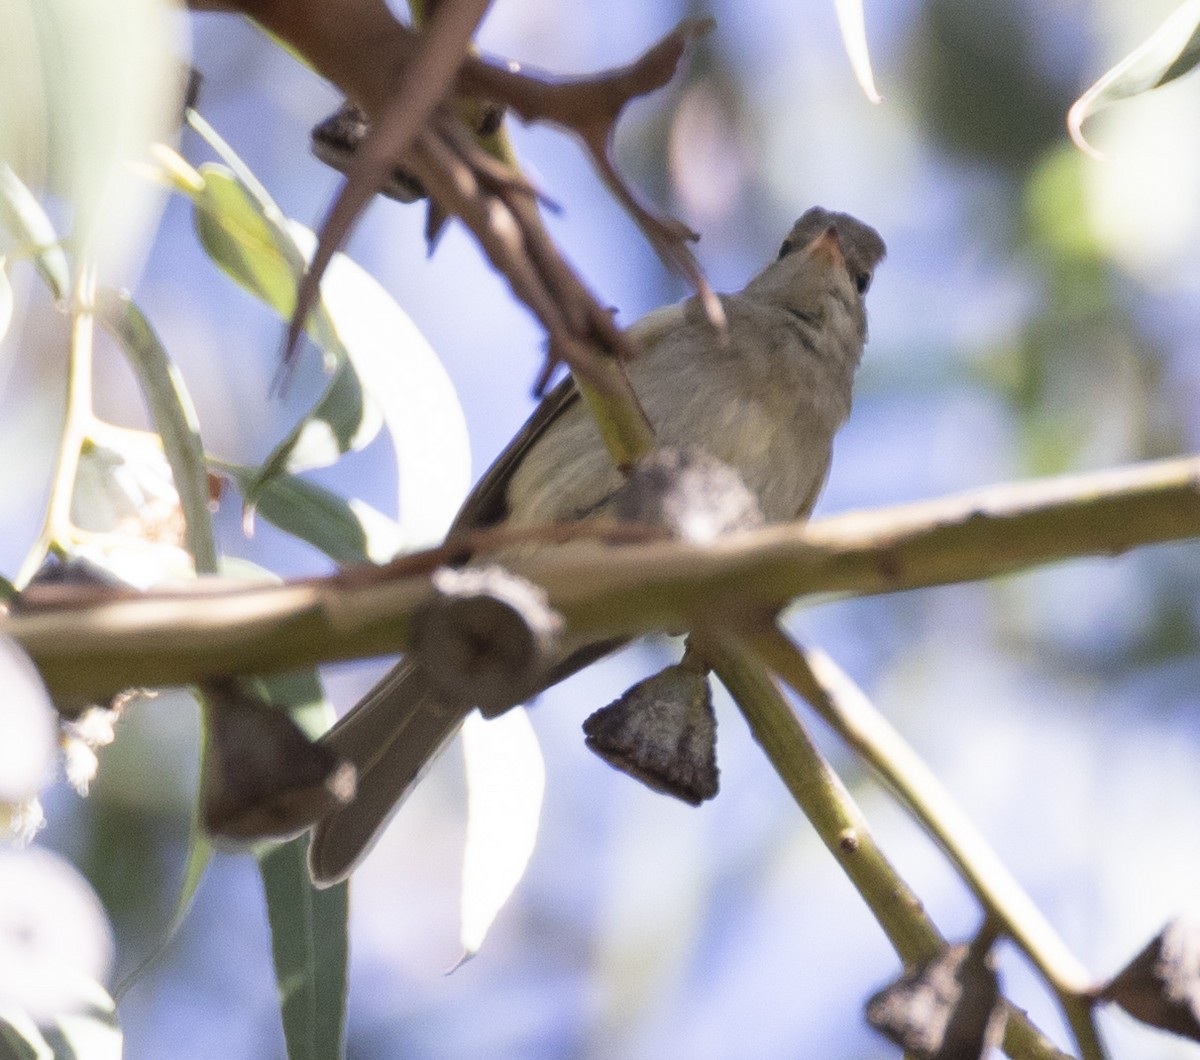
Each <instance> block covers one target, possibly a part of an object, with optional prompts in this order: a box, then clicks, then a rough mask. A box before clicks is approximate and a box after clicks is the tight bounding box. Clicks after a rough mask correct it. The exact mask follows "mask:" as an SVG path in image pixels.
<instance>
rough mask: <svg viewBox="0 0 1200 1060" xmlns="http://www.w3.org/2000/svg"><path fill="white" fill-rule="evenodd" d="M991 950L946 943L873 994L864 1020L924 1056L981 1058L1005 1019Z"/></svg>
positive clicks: (938, 1059) (926, 1059)
mask: <svg viewBox="0 0 1200 1060" xmlns="http://www.w3.org/2000/svg"><path fill="white" fill-rule="evenodd" d="M990 949H991V941H990V938H989V939H985V940H984V944H983V945H971V946H965V945H958V946H947V947H946V948H945V949H944V950H942V952H941V953H939V954H938V955H937V956H936V957H934V958H933V959H932V960H930V961H927V962H926V963H924V964H921V965H918V966H916V967H915V968H913V969H911V970H910V971H907V972H905V973H904V975H902V976H901V977H900V978H899V979H897V980H896V982H894V983H892V984H891V985H890V986H888V987H886V988H884V989H883V990H881V991H880V992H879V993H877V994H876V995H875V996H874V997H872V998H871V999H870V1000H869V1001H868V1002H867V1022H868V1023H869V1024H870V1025H871V1026H872V1027H874V1028H875V1029H876V1030H877V1031H879V1032H880V1034H882V1035H884V1036H885V1037H887V1038H889V1039H891V1040H892V1041H893V1042H895V1043H896V1044H897V1045H899V1046H901V1047H902V1048H903V1049H904V1050H905V1051H906V1052H908V1053H912V1054H914V1055H916V1056H919V1057H922V1058H924V1060H983V1057H985V1056H986V1055H987V1054H988V1052H989V1051H990V1050H991V1048H992V1047H993V1046H994V1045H997V1044H999V1042H1000V1039H1001V1037H1002V1035H1003V1033H1004V1022H1005V1010H1004V1006H1003V1005H1002V1004H1001V1003H1000V985H999V983H998V981H997V978H996V972H995V968H994V962H993V960H992V958H991V956H990Z"/></svg>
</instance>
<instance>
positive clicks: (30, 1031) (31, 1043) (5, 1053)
mask: <svg viewBox="0 0 1200 1060" xmlns="http://www.w3.org/2000/svg"><path fill="white" fill-rule="evenodd" d="M0 1060H54V1050H53V1049H51V1048H50V1043H49V1042H47V1041H46V1039H45V1038H44V1037H43V1036H42V1032H41V1031H39V1030H38V1029H37V1026H36V1025H35V1024H34V1022H33V1020H31V1019H30V1018H29V1017H28V1016H26V1015H25V1014H24V1013H22V1012H13V1011H11V1010H3V1011H0Z"/></svg>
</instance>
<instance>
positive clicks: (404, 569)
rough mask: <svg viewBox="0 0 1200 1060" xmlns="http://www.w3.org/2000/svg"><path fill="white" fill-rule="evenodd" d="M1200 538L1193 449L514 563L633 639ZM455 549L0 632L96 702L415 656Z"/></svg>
mask: <svg viewBox="0 0 1200 1060" xmlns="http://www.w3.org/2000/svg"><path fill="white" fill-rule="evenodd" d="M568 535H569V536H572V537H574V538H584V537H586V536H591V537H595V538H602V537H603V536H604V532H603V530H602V529H601V528H589V527H575V528H567V529H565V530H564V531H563V534H562V535H560V536H568ZM541 536H542V537H543V538H544V537H545V536H547V535H545V533H543V534H542V535H541ZM625 536H626V537H627V536H628V531H626V532H625ZM1197 536H1200V457H1191V458H1186V459H1176V460H1164V461H1159V462H1156V463H1149V464H1142V465H1136V466H1132V467H1127V468H1121V469H1118V470H1115V471H1105V472H1098V473H1094V474H1088V475H1078V476H1069V477H1064V478H1056V479H1046V480H1042V481H1037V482H1031V483H1017V484H1012V485H1006V486H997V487H994V488H992V489H987V490H980V491H975V492H972V493H967V494H962V495H959V496H956V497H948V498H945V499H942V500H937V501H930V502H927V503H922V504H911V505H904V506H901V507H896V508H885V509H879V510H875V511H869V512H861V513H856V514H850V515H843V516H838V517H835V518H832V519H825V520H821V521H819V522H815V523H811V524H791V525H787V526H777V527H769V528H766V529H763V530H757V531H753V532H749V533H745V534H738V535H736V536H731V537H728V538H723V539H721V540H720V541H718V542H716V543H715V544H713V545H710V546H704V547H701V546H697V545H689V544H686V543H680V542H670V541H658V542H651V543H643V544H631V545H627V546H624V547H620V548H615V547H603V546H602V544H601V543H600V542H599V541H597V540H593V541H588V540H569V541H568V542H567V543H566V544H553V543H548V544H546V546H545V547H544V548H542V549H539V550H536V554H535V555H533V556H530V557H528V558H526V559H525V560H523V561H522V562H521V563H519V564H518V563H516V562H514V563H512V564H511V567H512V569H513V570H514V571H515V572H516V573H518V574H520V575H521V576H523V577H525V578H527V579H528V580H530V581H531V582H533V583H535V584H536V585H539V586H540V587H541V588H542V589H543V590H544V591H545V593H546V597H547V600H548V603H549V606H550V607H552V608H553V609H554V610H555V611H557V612H558V613H559V614H561V615H562V616H563V619H564V620H565V623H566V625H565V629H566V630H567V632H568V633H570V634H573V633H582V634H584V635H602V636H614V635H616V636H621V635H626V636H632V635H635V634H638V633H643V632H648V631H652V630H662V629H679V628H689V627H691V626H693V625H698V626H709V627H711V626H713V625H715V624H724V625H727V626H737V625H738V624H739V623H740V622H743V621H745V622H761V620H762V618H763V616H764V615H769V614H772V613H774V612H775V611H777V610H778V609H779V608H781V607H783V606H785V605H786V604H787V603H789V602H790V601H792V600H794V599H796V598H798V597H802V596H809V595H813V594H818V593H847V594H854V595H867V594H874V593H884V592H895V591H898V590H901V589H913V588H918V587H920V586H929V585H943V584H946V583H949V582H958V581H973V580H976V579H980V578H986V577H990V576H993V575H997V574H1005V573H1009V572H1012V571H1016V570H1020V569H1023V568H1027V567H1031V566H1035V565H1037V564H1041V563H1048V562H1052V561H1056V560H1063V559H1069V558H1072V557H1078V556H1093V555H1118V554H1120V553H1122V552H1125V551H1127V550H1129V549H1131V548H1134V547H1137V546H1140V545H1148V544H1154V543H1158V542H1163V541H1172V540H1179V539H1182V538H1190V537H1197ZM513 537H514V535H513V534H512V532H507V533H503V532H502V533H492V534H480V535H476V536H474V537H472V538H471V539H470V540H469V541H468V542H467V544H468V546H469V547H470V548H471V549H472V550H473V551H474V552H475V553H476V554H483V553H485V552H486V550H487V549H488V548H489V547H492V548H495V547H499V546H501V545H505V544H512V542H513ZM450 554H452V553H451V552H448V551H446V550H435V551H434V552H432V553H428V554H420V555H416V556H410V557H406V558H404V559H402V560H400V561H397V562H396V563H394V564H391V565H389V566H387V567H381V568H360V569H356V570H351V571H346V572H343V573H341V574H336V575H333V576H330V577H328V578H323V579H312V580H308V581H300V582H295V583H292V584H288V585H282V586H250V587H247V586H245V585H242V584H239V583H228V582H219V581H213V582H208V581H204V582H201V583H199V584H198V585H197V586H196V588H195V589H194V590H193V591H189V592H178V591H177V592H155V593H147V594H143V595H125V596H118V595H114V594H112V593H107V592H105V591H103V590H100V591H96V590H90V591H88V592H87V593H85V592H83V591H67V592H66V595H63V596H61V597H60V598H59V599H58V600H56V601H55V602H54V605H53V606H41V607H39V606H38V605H37V601H36V600H35V599H30V600H28V601H27V602H26V604H25V606H24V607H23V608H22V609H21V610H20V611H19V612H18V613H16V614H13V615H11V616H9V617H8V618H7V619H5V620H3V621H0V633H6V634H8V635H10V636H12V637H14V638H15V639H16V640H17V641H19V642H20V643H21V645H22V646H23V647H24V648H25V650H26V651H27V652H28V653H29V654H30V655H31V656H32V658H33V660H34V662H35V663H37V665H38V667H39V668H40V670H41V672H42V675H43V677H44V679H45V680H46V682H47V683H48V685H49V686H50V688H51V690H52V691H54V692H56V693H59V694H67V693H75V694H85V695H93V696H103V695H106V694H109V693H112V692H116V691H119V690H120V689H123V688H127V687H131V686H138V685H151V686H153V685H172V684H186V683H191V682H195V681H198V680H201V679H204V678H209V677H213V676H218V675H221V674H247V673H270V672H275V671H281V670H287V669H292V668H298V667H302V666H312V665H314V664H316V663H321V662H329V661H334V660H339V659H348V658H362V657H367V656H372V655H381V654H385V653H389V652H396V651H400V650H402V649H403V648H404V647H405V646H406V644H407V641H408V626H409V621H410V619H411V616H412V615H413V613H414V611H415V610H416V609H417V608H418V607H420V606H422V605H425V604H427V603H428V602H429V601H430V600H431V598H432V595H433V589H432V587H431V584H430V574H431V572H432V570H433V569H434V568H435V567H436V566H437V565H438V563H440V562H444V561H445V560H446V558H447V557H448V556H449V555H450Z"/></svg>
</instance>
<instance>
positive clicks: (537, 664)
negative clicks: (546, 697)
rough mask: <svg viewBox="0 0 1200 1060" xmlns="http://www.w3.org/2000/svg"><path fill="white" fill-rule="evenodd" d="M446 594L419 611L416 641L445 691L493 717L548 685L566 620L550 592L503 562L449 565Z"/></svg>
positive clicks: (441, 581) (442, 588)
mask: <svg viewBox="0 0 1200 1060" xmlns="http://www.w3.org/2000/svg"><path fill="white" fill-rule="evenodd" d="M433 583H434V586H435V587H436V588H437V590H438V593H439V596H438V597H437V599H436V600H435V601H434V602H433V603H432V604H430V605H429V606H428V607H426V608H424V609H423V610H421V611H419V612H418V613H417V614H415V615H414V616H413V620H412V636H411V648H412V652H413V655H414V657H415V658H417V659H419V660H420V661H421V663H422V665H423V666H424V667H425V669H426V670H427V671H428V673H429V677H430V680H431V681H432V682H433V684H434V687H435V688H436V689H437V691H438V693H439V694H440V695H441V696H443V697H444V698H445V699H446V700H448V701H449V702H452V703H458V704H463V705H471V706H476V707H478V708H479V709H480V711H481V712H482V713H483V714H484V715H485V716H486V717H494V716H495V715H497V714H502V713H503V712H504V711H506V710H508V709H509V708H510V707H513V706H516V705H517V704H518V703H523V702H524V701H525V700H527V699H528V698H529V697H530V696H532V695H534V694H535V693H536V692H538V691H539V690H540V688H541V687H542V681H543V678H544V677H545V675H546V672H547V670H548V669H549V667H550V666H551V664H552V663H553V661H554V659H555V658H556V651H555V648H556V645H557V642H558V633H559V631H560V629H561V628H562V619H561V618H560V617H559V615H558V614H557V613H555V612H554V611H553V610H551V609H550V606H549V605H548V604H547V602H546V596H545V593H543V592H542V590H541V589H539V588H538V587H537V586H536V585H533V584H532V583H531V582H528V581H526V580H525V579H524V578H518V577H517V576H516V575H515V574H512V573H510V572H509V571H506V570H505V569H504V568H502V567H497V566H486V567H464V568H461V569H455V568H450V567H443V568H441V569H440V570H438V571H435V572H434V575H433Z"/></svg>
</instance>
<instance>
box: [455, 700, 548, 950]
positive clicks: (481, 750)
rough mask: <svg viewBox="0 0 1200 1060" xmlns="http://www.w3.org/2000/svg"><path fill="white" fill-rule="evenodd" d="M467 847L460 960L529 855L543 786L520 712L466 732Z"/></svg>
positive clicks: (469, 726)
mask: <svg viewBox="0 0 1200 1060" xmlns="http://www.w3.org/2000/svg"><path fill="white" fill-rule="evenodd" d="M463 753H464V754H465V756H466V762H467V792H468V803H467V841H466V849H465V851H464V856H463V883H462V944H463V952H464V959H465V957H470V956H473V955H474V954H475V953H477V952H478V950H479V948H480V946H482V945H483V940H484V937H485V936H486V935H487V933H488V930H489V928H490V927H491V925H492V922H493V921H494V920H495V918H496V915H497V914H498V913H499V912H500V910H501V909H503V908H504V905H505V903H507V901H508V899H509V897H510V896H511V895H512V892H513V889H514V888H515V887H516V885H517V884H518V883H519V882H520V880H521V877H522V876H523V875H524V874H525V867H526V866H527V865H528V864H529V858H530V857H531V856H532V854H533V848H534V844H535V842H536V840H537V833H538V824H539V821H540V817H541V812H542V796H543V794H544V792H545V786H546V767H545V763H544V762H543V760H542V752H541V749H540V747H539V746H538V741H537V736H536V735H535V734H534V731H533V726H532V725H531V724H530V722H529V715H528V714H527V713H526V711H525V710H524V708H522V707H514V708H513V709H512V710H509V711H506V712H505V713H504V714H501V715H500V716H499V717H498V718H493V719H491V720H489V721H485V720H484V719H483V718H482V717H481V716H480V714H479V712H478V711H473V712H472V713H471V714H470V715H468V717H467V720H466V722H465V723H464V724H463Z"/></svg>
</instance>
